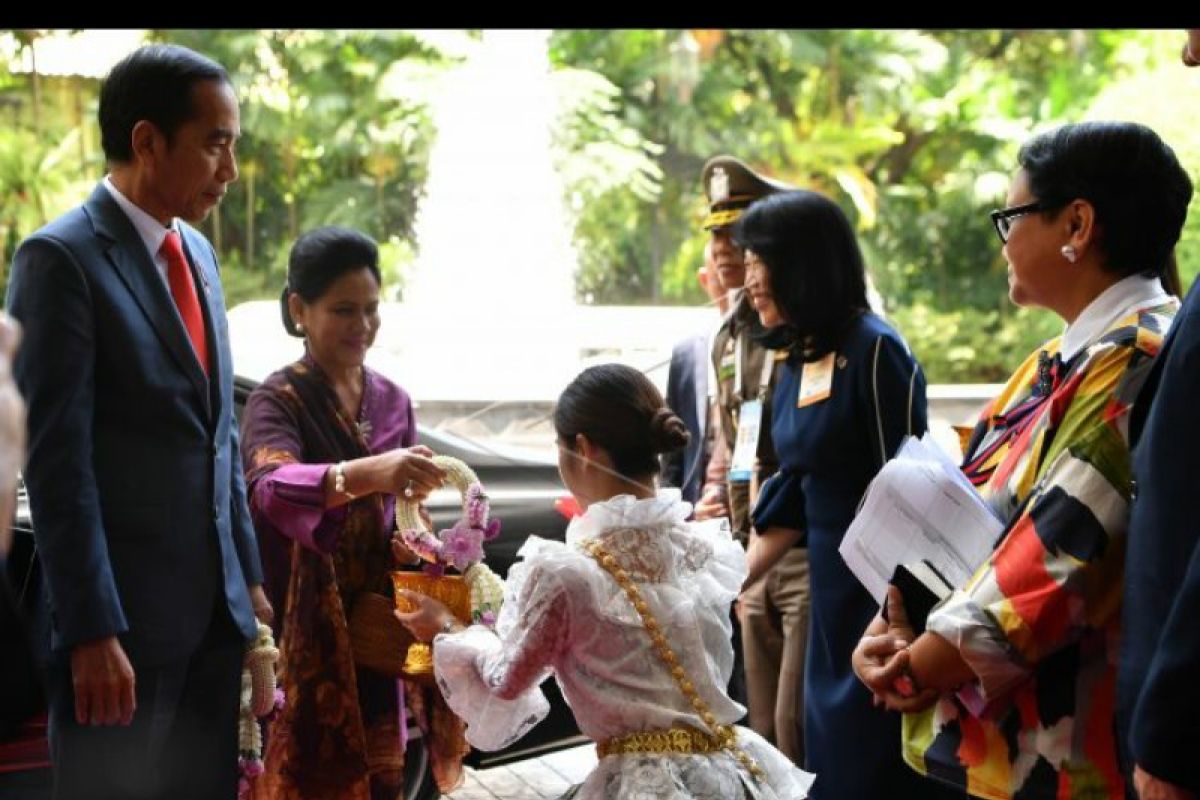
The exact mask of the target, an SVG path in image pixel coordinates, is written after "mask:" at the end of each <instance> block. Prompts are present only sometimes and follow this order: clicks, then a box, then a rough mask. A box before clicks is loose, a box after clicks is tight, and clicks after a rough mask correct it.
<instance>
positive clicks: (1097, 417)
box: [854, 122, 1192, 800]
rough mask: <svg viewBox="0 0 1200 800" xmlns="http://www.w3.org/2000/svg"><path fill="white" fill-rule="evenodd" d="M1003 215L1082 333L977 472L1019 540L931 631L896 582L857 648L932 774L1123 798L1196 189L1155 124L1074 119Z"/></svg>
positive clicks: (1035, 295)
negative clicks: (1181, 263)
mask: <svg viewBox="0 0 1200 800" xmlns="http://www.w3.org/2000/svg"><path fill="white" fill-rule="evenodd" d="M1018 162H1019V164H1020V168H1019V169H1018V170H1017V172H1016V175H1015V177H1014V179H1013V182H1012V185H1011V188H1010V189H1009V194H1008V208H1006V209H1004V210H1003V211H997V212H994V213H993V214H992V219H993V222H994V224H995V226H996V232H997V233H998V234H999V236H1000V240H1001V242H1002V243H1003V246H1004V250H1003V252H1004V256H1005V258H1006V259H1007V260H1008V264H1009V296H1010V297H1011V299H1012V300H1013V302H1014V303H1017V304H1018V305H1035V306H1040V307H1042V308H1047V309H1050V310H1051V311H1053V312H1054V313H1056V314H1058V315H1059V316H1060V317H1062V319H1063V321H1064V322H1065V323H1066V328H1065V330H1064V331H1063V334H1062V335H1061V336H1060V337H1058V338H1056V339H1053V340H1051V341H1050V342H1047V343H1046V344H1045V345H1044V346H1043V348H1042V349H1040V350H1039V351H1038V352H1036V353H1033V354H1031V355H1030V356H1029V357H1028V358H1027V359H1026V360H1025V363H1023V364H1022V365H1021V366H1020V367H1019V368H1018V369H1017V371H1016V372H1015V373H1014V374H1013V376H1012V377H1011V378H1010V379H1009V381H1008V383H1007V384H1006V385H1005V387H1004V389H1003V390H1002V391H1001V393H1000V395H999V396H998V397H996V398H995V399H994V400H993V401H992V402H991V403H990V404H989V406H988V407H987V408H986V409H985V410H984V412H983V414H982V415H981V416H980V419H979V422H978V424H977V425H976V427H975V430H974V432H973V434H972V437H971V440H970V442H969V444H968V446H967V449H966V457H965V460H964V462H963V470H964V472H965V473H966V474H967V476H968V477H969V478H970V479H971V481H972V482H973V483H974V484H975V485H976V486H977V487H978V489H979V491H980V493H981V494H982V495H983V497H984V499H985V500H986V501H987V502H988V503H989V504H990V505H991V506H992V508H993V510H994V511H995V512H996V513H997V515H998V516H1000V518H1001V519H1004V520H1006V521H1007V523H1006V526H1005V530H1004V533H1003V534H1002V536H1001V537H1000V539H999V541H998V543H997V545H996V548H995V549H994V551H993V552H992V554H991V555H990V556H989V557H988V559H987V560H986V561H985V563H983V564H982V565H980V567H979V568H978V569H977V570H976V572H975V574H974V575H973V576H972V577H971V578H970V580H968V581H967V583H966V584H965V585H964V586H961V587H959V588H957V589H955V590H953V591H952V592H950V593H949V596H948V597H947V598H946V599H945V600H943V602H942V603H941V604H940V605H938V606H937V607H936V608H935V609H934V611H933V612H932V613H930V614H929V616H928V619H927V620H926V631H925V633H923V634H922V635H920V636H915V637H914V635H913V629H912V627H911V626H910V624H909V620H908V619H907V616H906V614H905V608H904V601H903V598H902V597H901V596H900V594H899V592H898V590H897V589H896V588H895V587H892V588H891V589H889V595H888V602H887V611H888V614H887V616H888V620H890V621H885V620H884V618H883V616H882V615H881V616H879V617H877V618H876V619H875V620H874V621H873V622H872V623H871V625H870V626H869V627H868V629H867V631H866V633H865V635H864V636H863V639H862V641H861V642H860V643H859V646H858V647H857V648H856V650H855V654H854V665H855V671H856V672H857V673H858V675H859V677H860V678H861V679H862V681H863V683H865V684H866V685H867V686H868V688H870V689H871V690H872V691H873V692H874V694H875V696H876V700H877V702H880V703H883V704H885V705H886V706H887V707H888V708H889V709H893V710H897V711H902V712H904V725H903V735H902V748H903V754H904V758H905V760H906V761H908V763H909V765H910V766H912V767H913V768H914V769H916V770H918V771H919V772H922V773H924V774H927V775H931V776H933V777H935V778H938V779H940V780H942V781H944V782H946V783H949V784H951V785H953V786H957V787H960V788H962V789H965V790H966V791H967V792H968V793H969V794H971V795H973V796H976V797H985V798H996V799H997V800H1008V798H1053V799H1054V800H1063V799H1064V798H1121V797H1124V796H1125V784H1124V780H1123V778H1122V776H1121V772H1120V768H1119V766H1118V758H1117V743H1116V741H1115V737H1114V734H1113V727H1114V721H1113V705H1114V701H1115V696H1114V695H1115V672H1116V666H1117V642H1118V639H1119V636H1120V620H1121V602H1122V574H1123V569H1124V563H1125V547H1126V542H1125V533H1126V529H1127V527H1128V522H1129V507H1130V503H1131V499H1132V495H1133V493H1134V481H1133V476H1132V475H1131V469H1130V455H1129V443H1128V423H1129V411H1130V409H1131V407H1132V404H1133V403H1134V401H1135V398H1136V397H1137V395H1138V391H1139V389H1140V388H1141V386H1142V383H1143V382H1144V380H1145V378H1146V376H1147V374H1148V372H1149V370H1150V366H1151V364H1152V362H1153V360H1154V358H1155V355H1156V354H1157V353H1158V350H1159V347H1160V345H1161V343H1162V339H1163V336H1164V335H1165V333H1166V331H1167V328H1168V327H1169V326H1170V324H1171V321H1172V318H1173V317H1174V315H1175V312H1176V310H1177V309H1178V308H1179V301H1178V299H1177V298H1176V297H1173V296H1171V295H1170V294H1168V293H1167V292H1166V291H1165V290H1164V284H1163V277H1164V275H1165V274H1166V273H1167V271H1168V270H1169V269H1170V268H1171V267H1172V265H1173V263H1174V259H1173V255H1172V254H1173V250H1174V247H1175V243H1176V242H1177V241H1178V239H1179V235H1180V231H1181V229H1182V227H1183V222H1184V219H1185V217H1186V215H1187V206H1188V202H1189V201H1190V200H1191V197H1192V184H1191V181H1190V180H1189V179H1188V176H1187V174H1186V173H1185V172H1184V170H1183V168H1182V167H1181V166H1180V165H1179V161H1178V160H1177V159H1176V157H1175V154H1174V152H1173V151H1172V150H1171V148H1170V147H1168V146H1167V145H1166V144H1164V143H1163V141H1162V140H1161V139H1160V138H1159V137H1158V136H1157V135H1156V134H1155V133H1154V132H1153V131H1152V130H1150V129H1149V128H1146V127H1145V126H1142V125H1137V124H1134V123H1127V122H1086V123H1080V124H1075V125H1066V126H1063V127H1061V128H1058V129H1056V130H1053V131H1050V132H1048V133H1045V134H1042V135H1040V136H1037V137H1035V138H1034V139H1032V140H1031V141H1029V142H1028V143H1026V144H1025V146H1024V147H1022V148H1021V151H1020V153H1019V155H1018Z"/></svg>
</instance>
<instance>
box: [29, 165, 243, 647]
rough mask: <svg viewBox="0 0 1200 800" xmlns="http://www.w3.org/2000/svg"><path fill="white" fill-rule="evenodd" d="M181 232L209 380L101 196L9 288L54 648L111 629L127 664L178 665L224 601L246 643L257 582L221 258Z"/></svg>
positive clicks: (39, 239) (166, 297) (114, 208)
mask: <svg viewBox="0 0 1200 800" xmlns="http://www.w3.org/2000/svg"><path fill="white" fill-rule="evenodd" d="M180 228H181V233H182V237H183V243H184V250H185V251H186V253H187V256H188V259H189V261H190V262H191V265H192V268H193V274H194V276H195V277H196V279H197V280H196V287H197V293H198V294H199V297H200V302H201V306H202V309H203V312H204V317H205V327H206V330H207V334H208V349H209V354H210V359H211V365H210V367H211V377H210V378H208V379H206V377H205V375H204V372H203V371H202V369H201V367H200V364H199V362H198V361H197V359H196V356H195V354H194V352H193V350H192V348H191V344H190V342H189V341H188V338H187V334H186V332H185V329H184V327H183V323H182V322H181V320H180V318H179V314H178V312H177V311H176V309H175V304H174V302H173V301H172V299H171V296H170V293H169V292H168V290H167V288H166V286H165V284H164V282H163V281H162V279H161V277H160V276H159V275H158V273H157V271H156V268H155V266H154V263H153V260H152V259H151V257H150V255H149V254H148V253H147V252H146V247H145V245H144V244H143V241H142V239H141V238H140V236H139V235H138V233H137V231H136V230H135V228H134V227H133V224H132V222H130V220H129V218H128V217H127V216H126V215H125V213H124V212H123V211H122V210H121V208H120V206H118V205H117V203H116V201H115V200H114V199H113V198H112V196H111V195H110V194H109V192H108V190H107V189H105V188H104V186H103V185H99V186H97V187H96V189H95V191H93V192H92V195H91V197H90V198H89V199H88V200H87V202H85V203H84V204H83V205H82V206H81V207H79V208H76V209H74V210H72V211H70V212H68V213H67V214H65V215H63V216H62V217H60V218H58V219H57V220H54V221H53V222H51V223H50V224H48V225H47V226H45V227H44V228H42V229H41V230H39V231H38V232H37V233H35V234H34V235H32V236H31V237H29V238H28V239H27V240H25V241H24V242H23V243H22V244H21V246H20V248H19V249H18V251H17V254H16V257H15V259H14V261H13V267H12V274H11V278H10V282H9V289H8V307H9V310H10V313H11V314H12V315H13V316H14V317H16V318H17V319H18V320H20V321H21V324H22V325H23V326H24V329H25V335H24V339H23V341H22V344H21V348H20V352H19V353H18V356H17V359H16V363H15V365H14V372H15V375H16V379H17V383H18V385H19V386H20V389H21V392H22V393H23V394H24V396H25V400H26V403H27V404H28V407H29V460H28V464H27V467H26V469H25V481H26V484H27V486H28V488H29V499H30V505H31V510H32V513H33V523H34V528H35V530H36V533H35V535H36V539H37V546H38V549H39V551H40V555H41V559H42V561H43V564H44V567H45V576H46V583H47V587H48V595H49V603H50V614H51V646H52V647H53V648H55V649H57V650H60V651H61V650H66V649H69V648H71V647H73V646H74V645H75V644H77V643H79V642H83V641H87V640H90V639H96V638H100V637H105V636H109V635H114V634H117V635H120V639H121V642H122V645H123V646H124V647H125V649H126V651H127V652H128V653H129V656H130V659H131V661H132V662H133V664H134V665H135V667H137V666H139V665H154V664H158V663H166V662H169V661H172V660H176V659H179V658H186V657H187V655H188V654H189V653H191V652H192V651H193V650H195V648H196V647H197V646H198V645H199V643H200V642H201V639H202V637H203V636H204V634H205V632H206V630H207V629H208V625H209V623H210V621H211V619H212V615H213V610H214V608H216V607H217V604H218V603H220V604H223V605H225V606H226V607H227V608H228V609H229V613H230V615H231V616H232V618H233V620H234V622H235V623H236V624H237V626H238V628H239V629H240V630H241V631H242V633H243V634H245V636H246V637H247V638H249V637H251V636H252V635H253V634H254V631H255V622H254V615H253V612H252V610H251V604H250V599H249V595H248V592H247V583H251V584H254V583H261V582H262V570H261V567H260V566H259V558H258V548H257V545H256V542H255V538H254V529H253V527H252V526H251V523H250V514H249V511H248V509H247V506H246V488H245V482H244V479H243V475H242V464H241V456H240V453H239V449H238V430H237V424H236V420H235V419H234V416H233V369H232V360H231V357H230V350H229V335H228V334H229V331H228V327H227V325H226V321H225V301H224V296H223V295H222V292H221V283H220V279H219V277H218V274H217V262H216V255H215V253H214V252H213V249H212V247H211V245H209V243H208V241H207V240H206V239H205V238H204V237H203V236H202V235H201V234H200V233H199V232H197V231H196V230H195V229H193V228H191V227H189V226H187V225H184V224H182V223H180Z"/></svg>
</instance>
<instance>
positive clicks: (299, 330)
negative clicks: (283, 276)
mask: <svg viewBox="0 0 1200 800" xmlns="http://www.w3.org/2000/svg"><path fill="white" fill-rule="evenodd" d="M1071 260H1072V261H1074V260H1075V259H1074V258H1072V259H1071ZM296 333H299V334H300V335H301V336H303V335H304V323H303V322H297V323H296Z"/></svg>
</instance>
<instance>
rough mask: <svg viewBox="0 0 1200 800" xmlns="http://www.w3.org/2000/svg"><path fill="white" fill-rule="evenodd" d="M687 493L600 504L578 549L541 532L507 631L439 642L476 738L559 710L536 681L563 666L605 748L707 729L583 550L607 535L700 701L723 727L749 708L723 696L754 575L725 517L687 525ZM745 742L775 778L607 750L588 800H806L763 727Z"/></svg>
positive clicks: (504, 622) (494, 743) (515, 571)
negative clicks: (675, 730)
mask: <svg viewBox="0 0 1200 800" xmlns="http://www.w3.org/2000/svg"><path fill="white" fill-rule="evenodd" d="M677 498H678V492H673V493H669V494H668V493H666V492H664V493H663V495H661V496H659V497H657V498H653V499H649V500H635V499H634V498H633V497H631V496H629V495H622V496H619V497H615V498H613V499H611V500H608V501H606V502H603V503H595V504H593V505H592V506H590V507H589V508H588V510H587V512H586V513H585V514H583V515H582V516H581V517H578V518H577V519H575V520H574V521H573V522H572V523H571V525H570V527H569V528H568V529H567V542H566V544H563V543H561V542H554V541H547V540H545V539H540V538H538V537H536V536H531V537H530V538H529V540H528V541H527V542H526V543H525V545H524V546H523V547H522V548H521V551H520V553H519V555H521V556H523V557H524V560H523V561H518V562H517V563H516V564H514V565H513V567H512V569H511V570H509V575H508V584H507V590H506V592H505V602H504V607H503V608H502V610H501V612H500V619H499V621H498V623H497V626H496V631H497V632H496V633H493V632H491V631H489V630H488V629H487V628H484V627H481V626H472V627H470V628H467V629H466V630H465V631H462V632H460V633H456V634H449V635H447V634H443V635H440V636H438V637H437V638H436V639H435V640H434V651H433V656H434V669H435V674H436V676H437V682H438V685H439V686H440V687H441V690H442V693H443V694H444V695H445V698H446V701H447V703H448V704H449V705H450V708H451V709H452V710H453V711H454V712H455V713H456V714H459V715H460V716H462V717H463V719H465V720H466V722H467V739H468V741H470V742H471V744H473V745H475V746H476V747H479V748H481V749H484V750H496V749H500V748H502V747H505V746H507V745H509V744H511V743H512V742H514V741H516V740H517V739H519V738H520V737H521V736H523V735H524V734H525V733H526V732H527V731H528V730H529V729H530V728H532V727H533V726H534V725H535V724H537V723H538V722H539V721H540V720H541V719H542V718H543V717H545V715H546V713H547V711H548V708H549V707H548V704H547V702H546V698H545V696H544V695H543V694H542V692H541V690H540V689H539V688H538V685H539V684H540V683H541V682H542V681H543V680H544V679H545V678H546V677H547V676H548V675H549V674H550V673H551V672H553V673H554V675H555V677H556V678H557V680H558V684H559V686H560V687H561V688H562V693H563V696H564V697H565V698H566V699H567V702H568V703H570V705H571V708H572V709H573V710H574V712H575V719H576V720H577V721H578V723H579V728H580V730H582V731H583V733H584V734H585V735H587V736H589V737H590V738H591V739H593V740H594V741H604V740H607V739H610V738H613V737H618V736H623V735H627V734H630V733H634V732H637V731H647V730H662V729H667V728H671V727H677V726H690V727H692V728H696V729H699V730H704V729H705V727H704V723H703V721H702V720H701V719H700V718H699V716H698V715H697V714H696V712H695V711H693V709H692V707H691V704H690V703H689V702H688V701H687V700H686V699H685V698H684V696H683V694H682V693H681V691H680V689H679V688H678V686H677V685H676V684H675V682H674V681H673V680H672V678H671V676H670V675H669V673H668V672H667V669H666V667H664V665H663V663H662V662H661V661H660V659H659V657H658V656H657V655H656V653H655V651H654V650H653V648H652V647H651V645H650V638H649V634H647V632H646V630H645V628H644V626H643V624H642V620H641V617H640V616H639V615H638V613H637V611H636V610H635V609H634V608H633V606H632V605H631V604H630V602H629V600H628V599H627V598H626V595H625V593H624V591H623V590H622V589H621V587H620V586H619V585H618V584H617V582H616V581H615V580H614V579H613V578H612V576H610V575H609V574H608V573H607V572H605V571H604V569H603V568H602V567H601V566H600V565H599V564H597V563H596V561H595V560H593V559H592V557H591V556H589V555H587V554H586V553H584V552H583V551H582V550H580V548H579V544H580V543H581V542H583V541H585V540H588V539H593V538H594V539H596V540H597V541H599V542H600V543H601V544H602V545H603V547H604V548H605V549H606V550H607V551H608V552H609V553H611V554H612V555H613V556H614V557H615V558H616V559H617V561H618V562H619V563H620V565H621V566H622V567H623V568H624V569H625V570H626V572H627V573H628V574H629V575H630V577H631V578H632V579H633V580H634V582H635V583H636V584H637V586H638V588H639V589H640V590H641V593H642V596H643V597H644V598H645V599H646V602H647V603H648V605H649V607H650V610H651V613H652V614H653V616H654V617H655V618H656V619H657V620H658V622H659V624H660V625H661V626H662V628H663V630H664V632H665V633H666V638H667V641H668V642H669V643H670V645H671V647H672V649H674V651H675V653H676V655H677V656H678V657H679V661H680V663H681V664H682V666H683V668H684V670H685V671H686V672H687V674H688V677H689V678H690V680H691V681H692V682H693V684H694V685H695V687H696V690H697V692H698V693H699V695H700V697H701V698H703V700H704V701H705V702H706V703H707V704H708V706H709V708H710V709H711V710H712V713H713V714H714V716H715V717H716V718H717V721H718V722H719V723H720V724H722V725H727V724H731V723H732V722H733V721H734V720H736V719H739V718H740V717H741V716H742V714H743V713H744V711H745V709H744V708H743V707H742V706H740V705H739V704H737V703H735V702H734V701H732V700H731V699H730V698H729V697H728V695H726V693H725V686H726V685H727V684H728V681H729V674H730V671H731V670H732V668H733V646H732V643H731V640H730V637H731V633H732V632H731V626H730V622H729V606H730V603H731V602H732V601H733V599H734V598H735V597H736V596H737V593H738V590H739V588H740V587H741V585H742V581H743V580H744V579H745V577H746V558H745V554H744V552H743V551H742V549H741V546H740V545H738V544H737V542H735V541H733V539H732V538H731V537H730V535H729V532H728V529H727V528H725V527H724V524H723V523H724V521H723V520H722V521H720V522H717V521H713V522H710V523H691V522H687V521H685V520H686V518H687V515H688V514H689V513H690V511H691V506H690V505H689V504H687V503H682V502H679V501H678V499H677ZM736 732H737V741H738V745H739V746H740V747H741V748H742V749H743V750H745V752H746V753H748V754H749V755H750V756H751V757H752V758H753V759H754V760H755V761H756V762H757V763H758V764H759V766H760V767H762V769H763V771H764V772H765V773H766V778H765V780H762V781H759V780H756V779H755V778H753V777H752V776H751V775H750V774H749V773H748V772H747V771H746V770H745V769H744V768H743V767H741V766H740V765H739V764H738V762H737V760H736V759H735V758H734V757H733V756H732V755H730V754H729V753H727V752H724V751H718V752H715V753H708V754H679V753H624V754H618V755H608V756H605V757H604V758H602V759H601V760H600V763H599V764H598V766H597V767H596V769H595V770H594V771H593V772H592V773H591V775H589V776H588V779H587V781H585V782H584V784H583V786H582V787H581V789H580V790H579V793H578V794H577V795H576V796H577V797H578V798H582V799H583V800H587V799H588V798H597V799H598V798H628V799H630V800H632V799H633V798H639V799H640V798H645V800H660V799H661V798H702V799H703V800H731V798H738V797H748V798H755V800H758V799H759V798H761V799H762V800H774V798H780V800H782V798H802V797H805V796H806V794H807V790H808V787H809V785H810V784H811V783H812V777H813V776H811V775H810V774H808V773H806V772H804V771H802V770H800V769H797V768H796V767H795V766H793V765H792V763H791V762H790V761H788V760H787V758H785V757H784V756H783V754H782V753H780V752H779V751H778V750H776V749H775V748H774V747H772V746H771V745H770V744H768V743H767V742H766V741H765V740H763V739H762V738H761V737H760V736H758V735H757V734H756V733H754V732H753V731H751V730H749V729H746V728H742V727H740V726H739V727H737V728H736Z"/></svg>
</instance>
